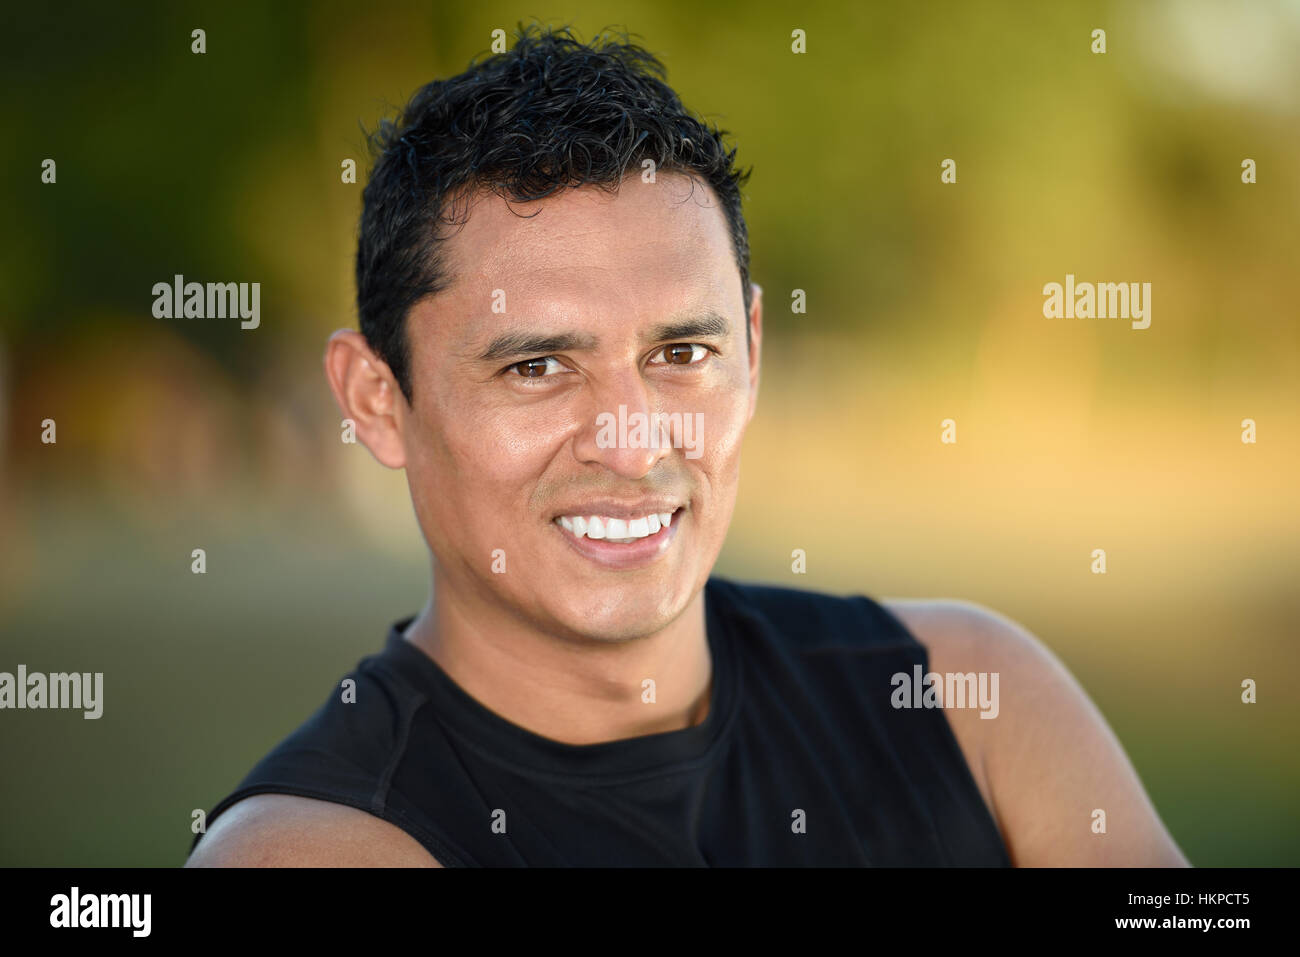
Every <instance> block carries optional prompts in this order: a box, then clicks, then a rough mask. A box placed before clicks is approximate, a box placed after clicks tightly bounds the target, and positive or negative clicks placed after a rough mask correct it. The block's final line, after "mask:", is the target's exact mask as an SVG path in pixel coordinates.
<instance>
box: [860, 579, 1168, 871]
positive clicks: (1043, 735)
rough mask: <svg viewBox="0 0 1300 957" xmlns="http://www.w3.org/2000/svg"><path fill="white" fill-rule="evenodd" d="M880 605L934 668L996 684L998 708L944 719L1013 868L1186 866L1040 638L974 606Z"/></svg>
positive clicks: (1114, 744)
mask: <svg viewBox="0 0 1300 957" xmlns="http://www.w3.org/2000/svg"><path fill="white" fill-rule="evenodd" d="M882 605H883V606H884V607H885V608H886V609H887V610H888V611H889V612H890V613H891V614H893V615H895V616H897V617H898V619H899V620H900V621H901V622H902V623H903V624H904V625H905V626H906V627H907V628H908V630H910V631H911V632H912V634H913V635H914V636H915V637H916V639H917V640H918V641H919V642H921V644H922V645H924V646H925V647H926V649H927V652H928V657H929V669H930V671H932V672H935V673H937V674H940V675H947V674H959V675H970V674H971V673H974V674H975V675H977V676H978V675H981V674H986V675H988V685H989V687H990V688H992V689H994V695H993V697H994V706H993V708H991V709H989V710H988V712H987V713H984V714H981V712H980V711H979V710H978V709H974V708H968V709H963V708H960V707H948V708H945V709H944V713H945V716H946V717H947V718H948V721H949V724H950V725H951V727H952V729H953V734H954V736H955V737H956V738H957V741H958V744H959V745H960V746H961V749H962V751H963V753H964V754H965V756H966V758H967V762H968V764H970V766H971V770H972V774H973V775H974V777H975V778H976V781H977V783H978V784H979V785H980V790H981V792H982V793H983V794H984V796H985V800H986V802H987V803H988V804H989V807H990V810H991V812H992V813H993V815H994V818H995V820H996V821H997V822H998V826H999V828H1000V829H1001V831H1002V834H1003V839H1004V841H1005V842H1006V844H1007V848H1008V851H1009V852H1010V854H1011V857H1012V860H1013V862H1015V863H1017V864H1021V865H1045V866H1079V865H1084V866H1088V865H1110V866H1169V865H1185V864H1186V863H1187V862H1186V859H1185V858H1184V857H1183V855H1182V853H1181V852H1180V851H1179V850H1178V848H1177V846H1176V845H1175V844H1174V842H1173V840H1172V838H1171V837H1170V836H1169V834H1168V832H1167V831H1166V830H1165V827H1164V825H1163V823H1162V822H1161V821H1160V818H1159V816H1158V814H1157V813H1156V810H1155V807H1154V806H1153V805H1152V803H1151V801H1150V799H1149V798H1148V797H1147V794H1146V791H1145V790H1144V789H1143V787H1142V784H1141V781H1140V780H1139V779H1138V776H1137V772H1136V770H1135V769H1134V768H1133V765H1132V764H1131V763H1130V761H1129V759H1128V757H1127V755H1126V754H1125V753H1124V749H1123V746H1122V745H1121V744H1120V742H1119V739H1118V738H1117V737H1116V735H1115V733H1114V732H1113V731H1112V730H1111V728H1110V726H1109V725H1108V724H1107V722H1106V719H1105V718H1104V717H1103V716H1102V714H1101V712H1100V711H1099V710H1098V708H1097V706H1096V705H1095V704H1094V703H1093V702H1092V700H1091V699H1090V698H1089V697H1088V695H1087V693H1086V692H1085V691H1084V689H1083V688H1082V686H1081V685H1080V684H1079V683H1078V681H1077V680H1075V678H1074V676H1073V675H1072V674H1071V673H1070V672H1069V670H1068V669H1067V668H1066V667H1065V665H1064V664H1063V663H1062V662H1061V660H1060V659H1059V658H1058V657H1057V656H1056V655H1055V654H1053V653H1052V652H1051V651H1050V650H1049V649H1048V648H1047V647H1046V646H1045V645H1044V644H1043V642H1042V641H1040V640H1039V639H1038V638H1037V637H1036V636H1035V635H1033V634H1032V633H1030V632H1029V631H1028V630H1027V629H1026V628H1024V627H1023V626H1022V625H1020V624H1019V623H1017V622H1015V621H1012V620H1011V619H1009V618H1007V617H1005V616H1003V615H1001V614H999V613H997V612H995V611H992V610H991V609H988V608H985V607H983V606H981V605H977V604H974V603H971V602H965V601H956V600H947V599H944V600H901V599H894V600H886V601H883V602H882ZM994 676H996V680H995V679H994ZM987 718H992V720H986V719H987ZM1098 812H1101V813H1100V814H1099V813H1098Z"/></svg>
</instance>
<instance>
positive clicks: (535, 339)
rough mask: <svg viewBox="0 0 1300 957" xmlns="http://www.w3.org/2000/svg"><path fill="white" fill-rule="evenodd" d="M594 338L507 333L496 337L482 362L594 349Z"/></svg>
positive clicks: (565, 334)
mask: <svg viewBox="0 0 1300 957" xmlns="http://www.w3.org/2000/svg"><path fill="white" fill-rule="evenodd" d="M596 342H597V340H596V337H595V336H589V335H579V334H577V333H560V334H558V335H544V334H543V335H539V334H535V333H527V332H507V333H503V334H502V335H499V336H497V337H496V338H495V339H493V340H492V341H491V342H490V343H488V347H487V349H485V350H484V351H483V354H482V355H480V356H479V360H480V361H482V362H498V361H500V360H502V359H509V358H513V357H514V356H536V355H550V354H551V353H552V352H569V351H572V350H575V349H594V348H596Z"/></svg>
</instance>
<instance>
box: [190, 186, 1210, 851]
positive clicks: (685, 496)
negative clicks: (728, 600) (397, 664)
mask: <svg viewBox="0 0 1300 957" xmlns="http://www.w3.org/2000/svg"><path fill="white" fill-rule="evenodd" d="M656 179H657V181H656V182H655V183H644V182H642V181H641V179H640V178H639V177H638V176H629V177H627V178H626V179H624V181H623V182H622V184H621V185H620V187H619V189H618V190H617V192H615V193H610V192H608V191H605V190H602V189H600V188H597V187H593V186H586V187H581V188H578V189H566V190H564V191H563V192H561V193H560V194H557V195H555V196H552V197H549V198H548V199H545V200H541V201H538V202H535V203H526V204H513V206H507V204H506V203H505V201H504V200H502V199H501V198H499V197H497V196H495V195H492V194H481V195H479V196H478V197H477V198H476V199H475V203H474V206H473V208H472V211H471V215H470V217H469V219H468V222H467V223H466V225H465V227H464V228H463V229H461V230H460V231H459V232H456V233H454V234H453V235H452V236H450V237H449V239H448V241H447V247H448V249H449V251H450V252H449V266H450V274H451V276H452V282H451V284H450V286H449V287H448V288H447V289H445V290H444V291H442V292H440V293H438V294H437V295H435V296H432V297H430V298H428V299H426V300H424V301H422V302H420V303H417V304H416V305H415V306H414V307H413V308H412V309H411V311H410V314H409V316H408V319H407V335H408V337H409V341H410V345H411V366H410V368H411V377H412V384H413V401H412V402H411V403H410V404H408V403H407V401H406V399H405V397H404V396H403V395H402V393H401V391H400V389H399V388H398V385H397V382H396V380H395V378H394V376H393V374H392V372H391V370H390V369H389V368H388V366H387V365H386V364H385V363H384V362H383V360H382V359H380V358H379V357H378V356H377V355H376V354H375V353H374V352H373V351H372V350H371V349H370V347H369V346H368V345H367V343H366V342H365V340H364V339H363V338H362V336H361V335H360V334H359V333H357V332H355V331H352V330H341V331H339V332H337V333H335V334H334V336H333V337H332V338H331V339H330V341H329V345H328V348H327V351H326V355H325V371H326V375H327V377H328V379H329V382H330V387H331V389H332V390H333V393H334V396H335V399H336V400H337V402H338V404H339V407H340V408H341V409H342V411H343V414H344V415H345V416H346V417H348V418H351V419H352V420H353V421H355V422H356V432H357V436H358V438H359V439H360V440H361V441H362V442H363V443H364V444H365V446H366V447H367V448H368V449H369V450H370V452H371V453H372V454H373V455H374V457H375V458H376V459H377V460H378V461H379V462H380V463H382V464H383V465H386V466H388V467H389V468H401V469H405V470H406V475H407V479H408V483H409V486H410V490H411V499H412V502H413V504H414V508H415V514H416V517H417V520H418V521H419V524H420V528H421V531H422V532H423V534H424V537H425V540H426V542H427V543H428V546H429V552H430V559H431V579H432V586H433V587H432V590H431V593H432V594H434V595H436V596H437V600H436V601H432V600H431V601H430V602H429V604H427V605H426V606H425V608H424V609H423V611H422V612H421V613H420V614H419V615H418V616H417V617H416V619H415V620H414V621H413V622H412V623H411V625H410V626H409V627H408V628H407V630H406V632H405V638H406V640H408V641H410V642H411V643H412V644H413V645H415V646H416V647H417V648H419V649H420V650H421V651H423V652H424V653H425V654H428V655H429V656H430V657H431V658H433V659H434V660H435V661H437V662H438V664H439V665H441V666H442V667H443V669H444V670H446V672H447V673H448V674H449V675H450V676H451V677H452V678H453V679H454V680H455V681H456V683H457V684H459V685H460V686H461V687H462V688H464V689H465V690H466V691H467V692H468V693H469V694H471V695H472V696H473V697H474V698H476V699H477V700H479V701H480V702H482V703H483V704H484V705H485V706H486V707H488V708H490V709H491V710H492V711H494V712H496V713H497V714H499V715H501V716H502V717H504V718H506V719H508V720H510V721H512V722H514V723H515V724H518V725H520V726H522V727H525V728H527V729H529V730H530V731H532V732H534V733H536V734H539V735H542V736H544V737H547V738H551V739H554V740H557V741H563V742H566V743H569V744H592V743H596V742H601V741H610V740H616V739H621V738H628V737H635V736H639V735H645V734H653V733H657V732H663V731H672V730H677V729H682V728H687V727H690V726H693V725H695V724H698V723H700V722H702V721H703V720H704V718H705V717H706V716H707V714H708V708H709V703H710V696H711V691H712V662H711V661H710V656H709V650H708V642H707V636H706V632H705V619H704V602H703V587H704V584H705V582H706V581H707V579H708V576H709V574H710V572H711V571H712V569H713V566H714V563H715V561H716V559H717V557H718V553H719V552H720V550H721V548H722V544H723V540H724V539H725V537H726V532H727V528H728V526H729V524H730V521H731V516H732V511H733V508H734V506H735V501H736V493H737V487H738V482H739V476H740V449H741V442H742V439H743V436H744V432H745V429H746V427H747V426H748V423H749V421H750V419H751V418H752V416H753V414H754V409H755V405H756V402H757V400H758V387H759V358H760V354H761V350H762V293H761V290H760V289H759V288H758V287H757V286H754V287H753V297H752V305H751V308H750V309H749V311H748V314H746V311H745V307H744V299H743V296H742V289H741V285H740V281H739V276H738V271H737V268H736V262H735V257H734V252H733V250H732V246H731V242H730V238H729V234H728V231H727V224H726V219H725V216H724V215H723V213H722V211H721V209H720V208H719V206H718V204H717V200H716V197H715V196H714V194H713V193H712V190H711V189H710V188H709V187H708V186H707V185H705V184H703V183H700V182H698V181H697V182H692V181H691V180H690V179H688V178H686V177H685V176H682V175H679V174H672V173H662V172H661V173H660V175H659V176H658V177H657V178H656ZM539 210H540V215H537V216H531V217H529V214H531V213H533V212H537V211H539ZM516 213H519V214H523V215H522V216H521V215H516ZM526 217H527V218H526ZM498 289H500V290H504V291H505V295H506V310H505V312H504V313H502V312H499V311H498V312H494V311H493V308H492V306H493V303H494V299H493V291H494V290H498ZM719 319H720V320H721V322H718V321H717V320H719ZM746 326H748V332H749V342H748V344H747V343H746ZM528 338H533V339H534V341H533V342H531V343H529V342H527V341H525V340H527V339H528ZM543 339H544V340H549V341H548V342H547V343H546V346H545V348H543V349H540V350H538V349H537V346H538V345H539V342H540V340H543ZM515 348H518V349H522V350H523V351H508V350H509V349H515ZM620 405H623V406H626V408H627V411H628V413H629V414H630V413H632V412H642V413H644V414H647V415H649V414H653V413H656V412H660V413H672V412H681V413H682V414H683V415H686V414H694V413H696V412H699V413H702V414H703V423H704V432H703V441H702V443H701V445H700V447H699V450H700V452H701V453H702V454H701V455H700V456H699V457H698V458H690V457H688V456H687V455H686V451H687V450H686V449H684V448H673V447H671V446H664V447H660V448H649V449H647V448H640V449H637V448H603V447H601V445H602V443H599V442H597V439H596V436H597V416H598V415H600V414H601V413H604V412H608V413H617V410H618V408H619V406H620ZM620 505H621V506H626V507H627V508H628V509H629V510H632V511H634V510H635V509H636V508H637V507H641V506H647V505H654V506H660V505H665V506H666V505H672V506H674V507H676V508H677V509H679V510H678V511H677V512H676V514H675V516H674V518H673V524H674V525H675V526H677V530H676V532H675V534H674V536H673V538H672V539H671V541H670V542H669V543H668V545H667V546H666V547H665V548H664V549H663V551H662V552H661V553H660V554H658V555H656V556H655V557H654V558H653V560H650V561H647V562H644V563H641V564H639V565H637V566H636V567H632V568H613V567H608V566H607V565H604V564H602V563H601V562H599V561H596V560H594V559H592V558H591V557H590V556H588V555H585V554H583V553H582V552H581V551H580V550H578V549H575V548H574V547H573V545H572V543H570V542H568V541H566V540H565V536H566V535H567V534H568V533H566V532H565V531H564V530H563V529H562V528H561V527H560V526H559V525H558V524H557V523H556V521H555V519H556V518H557V517H558V516H560V515H572V514H604V513H606V509H607V508H608V507H611V506H620ZM646 510H658V511H662V510H664V509H663V508H655V509H648V508H647V509H646ZM495 549H503V550H504V552H505V555H506V561H507V572H506V574H494V573H493V572H492V569H491V562H492V557H491V556H492V554H493V551H494V550H495ZM886 607H888V608H889V609H890V610H891V611H892V612H893V613H894V614H895V615H896V616H898V617H899V619H900V620H901V621H902V622H903V623H904V624H905V625H906V626H907V627H908V628H909V630H911V631H912V633H913V634H914V635H915V636H916V637H917V639H918V640H919V641H921V642H922V644H924V645H925V646H926V647H927V649H928V651H929V655H930V669H931V670H933V671H937V672H941V673H942V672H961V673H966V672H970V671H975V672H980V671H984V672H994V671H996V672H998V673H999V674H1000V676H1001V677H1000V699H1001V700H1000V714H999V717H998V718H996V719H995V720H981V719H980V718H979V712H978V710H976V709H965V710H963V709H947V710H946V711H945V714H946V716H947V717H948V720H949V722H950V725H951V726H952V729H953V732H954V735H955V737H956V739H957V742H958V744H959V745H960V747H961V750H962V753H963V755H964V756H965V757H966V760H967V763H968V764H969V765H970V768H971V772H972V775H973V776H974V778H975V782H976V784H977V786H978V787H979V790H980V793H981V795H982V796H983V798H984V801H985V803H986V804H987V805H988V807H989V809H990V811H991V812H992V813H993V816H994V819H995V820H996V822H997V824H998V827H999V829H1000V831H1001V833H1002V836H1003V839H1004V841H1005V843H1006V844H1007V847H1008V849H1009V852H1010V854H1011V859H1012V862H1013V863H1015V864H1017V865H1027V866H1039V865H1047V866H1091V865H1121V866H1185V865H1186V864H1187V861H1186V859H1185V858H1184V857H1183V855H1182V854H1181V852H1180V851H1179V850H1178V848H1177V846H1176V845H1175V844H1174V842H1173V840H1172V839H1171V838H1170V836H1169V834H1168V832H1167V831H1166V830H1165V828H1164V826H1163V824H1162V823H1161V821H1160V819H1159V817H1158V816H1157V814H1156V812H1155V809H1154V808H1153V807H1152V805H1151V802H1150V801H1149V800H1148V798H1147V796H1146V794H1145V792H1144V791H1143V789H1142V785H1141V783H1140V782H1139V781H1138V778H1137V775H1136V774H1135V773H1134V771H1133V768H1132V765H1131V764H1130V763H1129V761H1128V759H1127V758H1126V757H1125V755H1124V751H1123V749H1122V748H1121V746H1120V744H1119V742H1118V741H1117V740H1116V738H1115V736H1114V735H1113V734H1112V732H1111V731H1110V729H1109V728H1108V726H1107V725H1106V722H1105V720H1104V719H1103V718H1102V716H1101V715H1100V713H1099V712H1098V711H1097V710H1096V708H1095V707H1094V706H1093V705H1092V703H1091V702H1090V701H1089V700H1088V698H1087V696H1086V695H1085V694H1084V692H1083V691H1082V689H1081V688H1080V687H1079V686H1078V684H1077V683H1076V682H1075V681H1074V679H1073V678H1072V677H1071V676H1070V675H1069V673H1068V672H1067V671H1066V670H1065V669H1064V667H1063V666H1062V665H1061V664H1060V663H1059V662H1058V661H1057V660H1056V659H1055V658H1054V657H1053V656H1052V655H1051V654H1050V652H1048V651H1047V650H1046V649H1045V648H1044V647H1043V645H1042V644H1041V643H1040V642H1038V641H1037V640H1036V639H1035V638H1034V637H1033V636H1031V635H1029V634H1028V633H1027V632H1025V631H1024V630H1023V629H1022V628H1020V627H1019V626H1017V625H1015V624H1014V623H1012V622H1009V621H1006V620H1005V619H1002V618H1000V617H998V616H997V615H995V614H993V613H992V612H989V611H986V610H984V609H982V608H979V607H977V606H974V605H968V604H963V603H959V602H950V601H933V602H932V601H896V602H887V603H886ZM646 675H654V676H655V680H656V686H657V697H658V704H657V706H656V708H655V709H653V711H650V710H649V709H646V708H644V707H643V706H642V704H641V681H642V679H643V678H644V677H645V676H646ZM845 730H846V732H851V729H845ZM1093 808H1103V809H1105V811H1106V814H1107V833H1106V834H1104V835H1097V834H1093V833H1092V831H1091V827H1090V824H1091V811H1092V809H1093ZM187 866H192V867H199V866H218V867H220V866H226V867H230V866H234V867H249V866H251V867H263V866H282V867H284V866H287V867H300V866H306V867H319V866H414V867H420V866H423V867H439V866H441V865H440V864H439V863H438V861H436V860H435V859H434V858H433V857H432V856H431V855H430V854H429V853H428V851H426V850H425V849H424V848H423V847H422V846H421V845H420V844H419V843H418V842H417V841H416V840H415V839H414V838H412V837H411V836H410V835H408V834H407V833H406V832H404V831H402V830H401V829H400V828H398V827H396V826H394V825H392V824H389V823H387V822H386V821H383V820H381V819H380V818H377V817H374V816H372V815H370V814H368V813H366V812H364V811H361V810H357V809H354V808H350V807H346V806H343V805H340V804H335V803H332V802H327V801H316V800H311V799H307V798H298V797H292V796H288V795H279V794H268V795H259V796H254V797H250V798H246V799H245V800H243V801H240V802H239V803H238V804H236V805H235V806H233V807H232V808H230V809H229V810H228V811H227V812H226V813H225V814H223V815H222V816H221V817H219V818H218V819H217V820H216V821H215V822H214V824H213V827H212V829H211V830H210V831H209V832H208V833H207V834H206V835H205V836H204V838H203V839H202V840H201V841H200V842H199V845H198V847H197V848H196V849H195V851H194V853H193V854H192V855H191V857H190V859H189V861H188V862H187Z"/></svg>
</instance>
